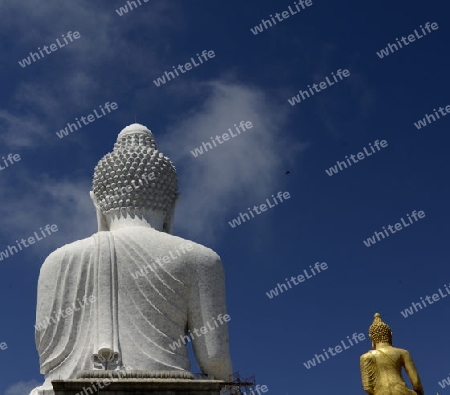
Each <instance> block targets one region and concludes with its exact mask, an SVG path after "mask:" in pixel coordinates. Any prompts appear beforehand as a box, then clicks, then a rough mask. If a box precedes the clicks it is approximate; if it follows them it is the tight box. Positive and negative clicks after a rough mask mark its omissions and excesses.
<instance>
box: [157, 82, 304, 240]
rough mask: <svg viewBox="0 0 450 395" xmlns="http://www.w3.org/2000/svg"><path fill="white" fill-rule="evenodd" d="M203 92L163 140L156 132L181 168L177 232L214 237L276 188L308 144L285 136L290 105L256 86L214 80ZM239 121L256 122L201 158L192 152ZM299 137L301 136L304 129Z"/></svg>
mask: <svg viewBox="0 0 450 395" xmlns="http://www.w3.org/2000/svg"><path fill="white" fill-rule="evenodd" d="M199 94H201V95H202V96H203V97H204V103H203V105H202V106H201V107H200V108H198V109H196V110H195V111H193V112H192V113H191V114H189V116H188V117H187V118H185V119H182V120H181V119H180V120H178V121H177V122H175V124H174V125H173V126H170V127H169V128H168V129H169V130H168V133H167V134H166V135H164V136H163V137H162V138H161V139H159V138H158V136H157V133H156V142H157V144H158V146H159V147H164V149H163V151H164V154H166V155H168V156H170V158H171V159H172V161H173V162H174V163H175V165H176V166H177V169H178V171H179V179H180V188H181V194H182V196H181V200H180V203H179V205H178V208H177V212H176V216H175V221H176V229H175V230H177V229H182V230H183V231H185V232H188V233H189V235H190V236H192V237H194V238H195V237H197V236H200V235H201V236H202V239H204V237H205V236H206V235H208V236H209V237H210V238H211V239H212V238H213V237H214V236H216V235H217V234H218V233H219V232H221V231H223V229H224V227H227V226H229V225H228V223H227V221H228V220H231V219H232V218H234V217H236V216H237V215H238V213H239V211H243V210H246V208H247V207H250V206H251V207H253V206H254V205H258V204H260V203H261V202H264V200H265V199H266V198H267V197H270V195H271V194H272V193H274V192H278V190H277V188H278V185H279V183H280V179H281V178H282V177H284V171H285V170H286V166H289V164H291V163H292V162H293V159H294V157H295V155H296V154H297V153H298V152H300V151H301V150H303V149H304V148H305V146H306V145H305V144H302V143H300V142H296V141H292V140H291V139H289V138H288V137H287V136H289V135H291V133H289V131H288V130H286V129H285V127H286V123H287V116H288V114H287V112H286V111H285V107H286V106H284V107H282V106H281V105H279V104H275V103H272V102H271V100H270V98H269V97H268V96H267V95H265V94H264V93H263V92H262V91H261V90H260V89H258V88H255V87H250V86H246V85H243V84H239V83H236V82H226V81H215V82H211V83H207V84H201V85H200V89H199ZM283 104H284V103H283ZM240 121H250V122H252V124H253V128H251V129H249V130H247V131H245V132H242V133H241V134H240V135H238V136H236V137H233V138H231V139H230V140H228V141H226V142H223V144H221V145H219V144H217V147H215V148H214V147H213V148H212V149H211V150H209V151H208V152H204V153H203V154H202V155H199V156H198V157H194V156H193V155H192V154H191V152H190V151H192V150H194V149H195V148H196V147H199V146H200V145H201V144H202V142H205V143H206V142H210V141H211V140H210V137H215V136H216V135H222V134H223V133H225V132H227V129H228V128H230V127H231V128H232V130H234V126H233V125H234V124H235V123H236V124H238V123H239V122H240ZM234 131H235V130H234ZM235 133H236V131H235ZM297 135H298V136H299V140H300V139H301V130H299V131H298V134H297ZM205 229H207V231H205Z"/></svg>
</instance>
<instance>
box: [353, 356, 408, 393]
mask: <svg viewBox="0 0 450 395" xmlns="http://www.w3.org/2000/svg"><path fill="white" fill-rule="evenodd" d="M360 363H361V376H362V382H363V386H364V389H369V388H370V389H371V391H373V393H374V395H416V392H415V391H413V390H411V389H410V388H408V386H407V385H406V383H405V381H404V380H403V378H402V374H401V371H402V367H403V360H402V357H401V355H400V353H398V352H397V353H396V354H390V353H388V352H386V351H383V352H381V351H379V350H373V351H369V352H368V353H366V354H364V355H363V356H362V357H361V362H360Z"/></svg>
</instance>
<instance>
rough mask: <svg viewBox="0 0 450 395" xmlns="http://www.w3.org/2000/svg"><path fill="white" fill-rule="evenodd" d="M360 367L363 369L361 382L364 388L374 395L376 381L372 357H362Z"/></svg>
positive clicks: (370, 394)
mask: <svg viewBox="0 0 450 395" xmlns="http://www.w3.org/2000/svg"><path fill="white" fill-rule="evenodd" d="M359 366H360V369H361V381H362V385H363V388H364V391H366V392H367V393H368V394H369V395H373V394H374V388H373V386H374V379H375V371H374V369H375V366H374V361H373V357H372V356H368V355H367V354H364V355H361V358H360V359H359Z"/></svg>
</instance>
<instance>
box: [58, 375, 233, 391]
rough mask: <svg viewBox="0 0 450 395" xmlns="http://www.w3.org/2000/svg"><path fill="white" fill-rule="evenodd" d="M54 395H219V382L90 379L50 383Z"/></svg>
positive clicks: (222, 385)
mask: <svg viewBox="0 0 450 395" xmlns="http://www.w3.org/2000/svg"><path fill="white" fill-rule="evenodd" d="M52 384H53V389H54V391H55V395H95V394H105V395H147V394H151V395H219V394H220V390H221V389H222V388H223V387H224V386H225V384H226V383H225V381H220V380H190V379H187V380H186V379H142V378H125V379H116V378H113V379H106V378H104V379H102V378H98V379H93V378H83V379H74V380H54V381H52Z"/></svg>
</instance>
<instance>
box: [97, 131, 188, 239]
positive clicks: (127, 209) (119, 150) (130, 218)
mask: <svg viewBox="0 0 450 395" xmlns="http://www.w3.org/2000/svg"><path fill="white" fill-rule="evenodd" d="M177 189H178V177H177V172H176V169H175V166H174V164H173V163H172V162H171V160H170V159H169V158H168V157H166V156H164V155H163V154H162V153H161V152H158V150H157V149H156V143H155V140H154V137H153V134H152V132H151V131H150V130H149V129H147V127H145V126H143V125H140V124H137V123H135V124H132V125H129V126H127V127H126V128H125V129H123V130H122V131H121V132H120V134H119V136H118V138H117V142H116V143H115V144H114V149H113V151H112V152H110V153H108V154H106V155H105V156H104V157H103V158H102V159H100V161H99V162H98V164H97V166H96V167H95V171H94V179H93V187H92V191H91V192H90V195H91V199H92V201H93V203H94V206H95V208H96V212H97V221H98V228H99V231H102V230H103V231H105V230H112V229H114V228H118V227H124V226H129V225H146V226H151V227H152V228H155V229H156V230H160V231H165V232H167V233H172V226H173V217H174V211H175V206H176V203H177V201H178V198H179V194H178V192H177Z"/></svg>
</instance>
